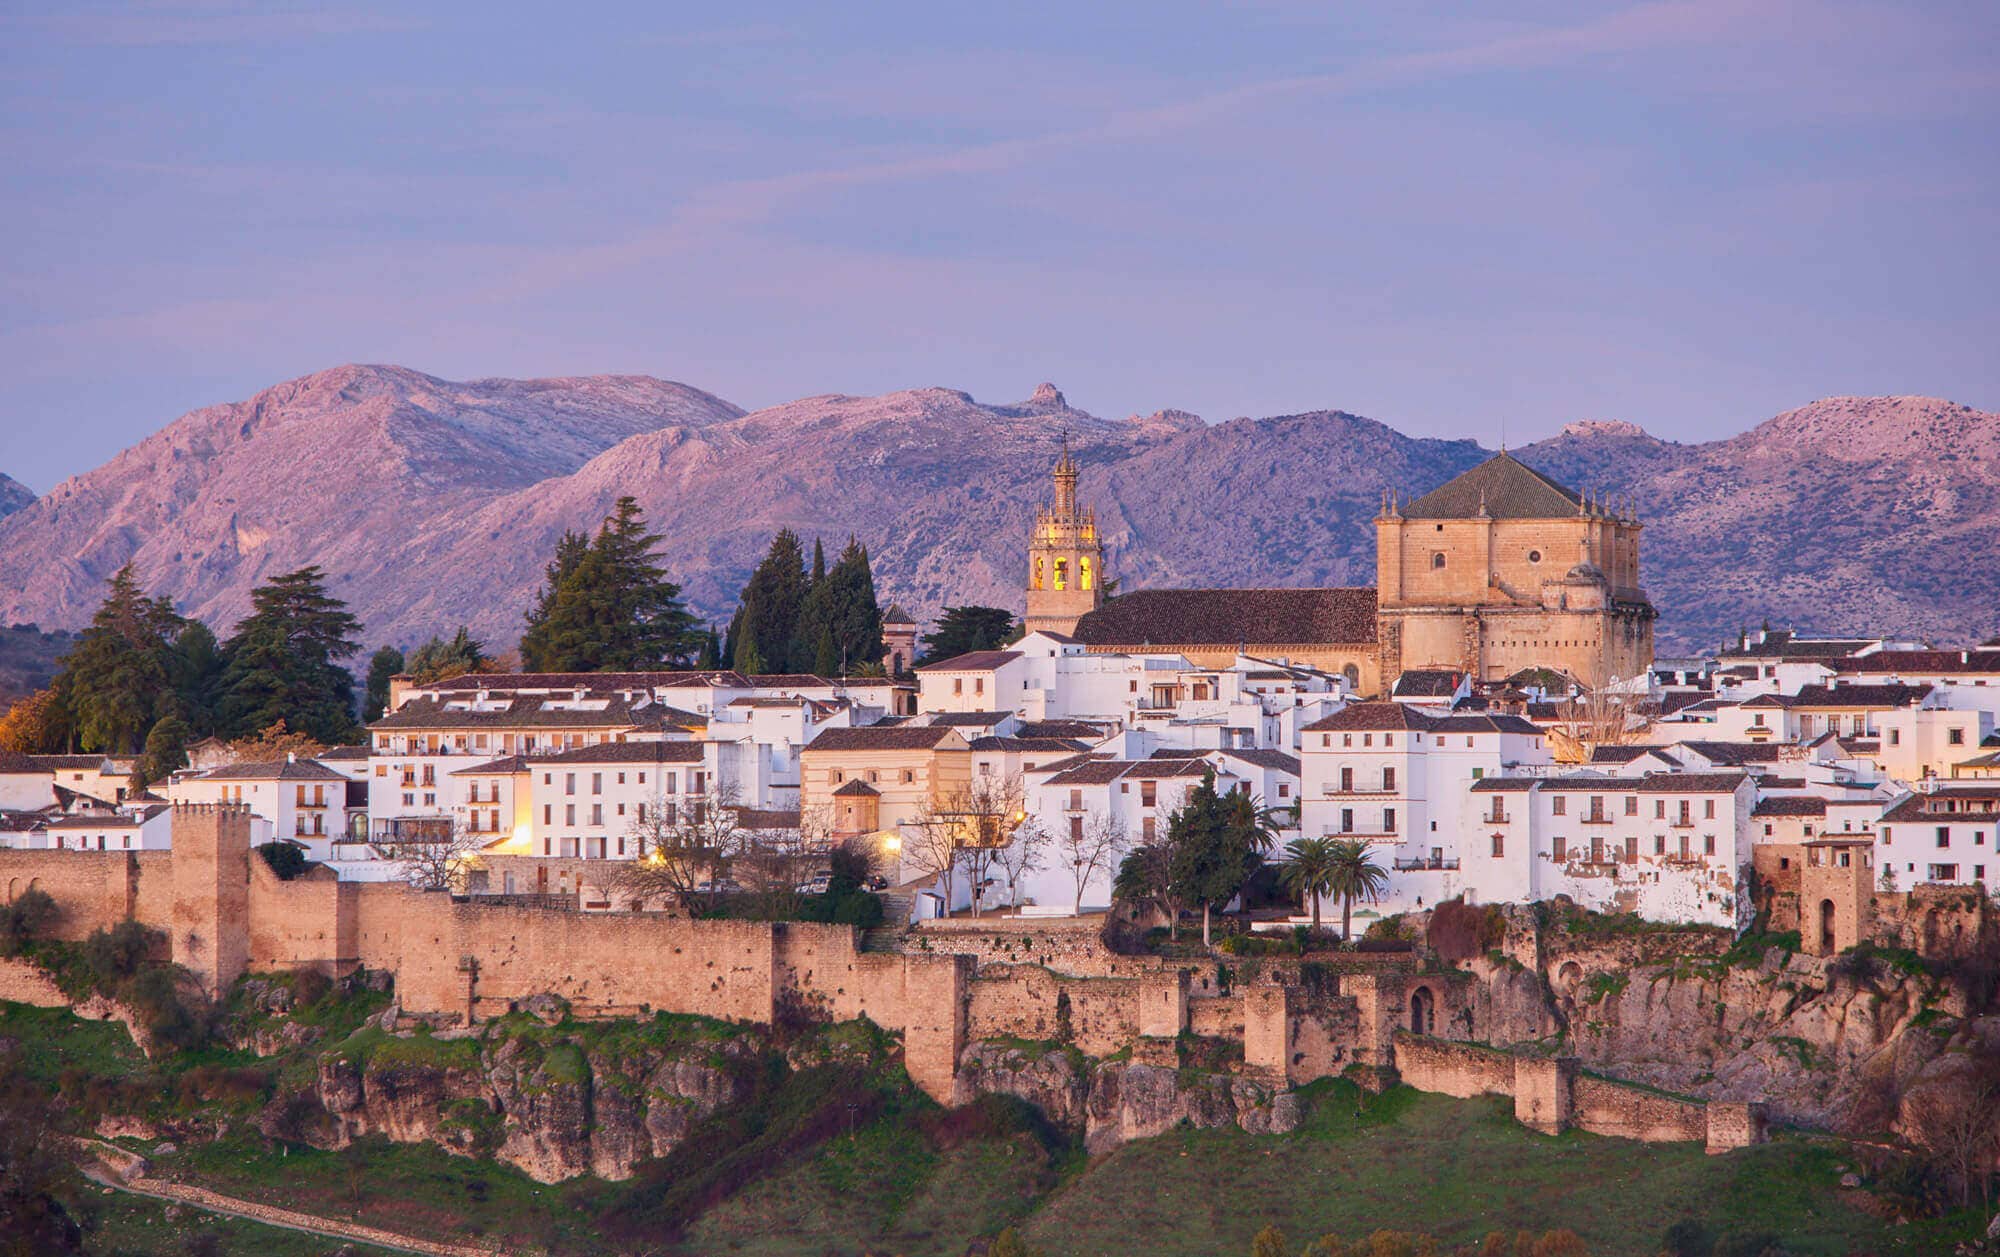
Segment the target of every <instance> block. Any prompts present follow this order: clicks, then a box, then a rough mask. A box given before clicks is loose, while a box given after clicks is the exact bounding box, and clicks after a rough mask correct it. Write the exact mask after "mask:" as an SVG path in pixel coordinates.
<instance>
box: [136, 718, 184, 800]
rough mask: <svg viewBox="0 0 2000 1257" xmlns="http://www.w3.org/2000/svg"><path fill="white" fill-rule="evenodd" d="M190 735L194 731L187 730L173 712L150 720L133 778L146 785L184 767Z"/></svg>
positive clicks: (164, 778)
mask: <svg viewBox="0 0 2000 1257" xmlns="http://www.w3.org/2000/svg"><path fill="white" fill-rule="evenodd" d="M193 736H194V730H193V729H191V728H189V727H188V722H187V721H185V720H183V719H181V718H180V716H179V715H177V714H175V713H173V712H169V713H167V714H166V715H164V716H162V717H160V718H159V719H158V720H156V721H154V722H153V728H152V730H151V732H149V733H147V734H146V753H145V754H144V755H143V756H142V757H141V758H140V760H139V770H138V772H137V773H136V774H135V776H137V777H138V778H139V779H140V781H141V783H142V784H144V785H148V786H150V785H151V784H152V783H154V782H156V781H164V780H166V778H167V777H168V776H169V775H171V774H172V773H173V772H174V771H175V770H177V769H181V768H185V767H187V762H188V759H187V744H188V742H189V741H190V740H191V739H192V738H193Z"/></svg>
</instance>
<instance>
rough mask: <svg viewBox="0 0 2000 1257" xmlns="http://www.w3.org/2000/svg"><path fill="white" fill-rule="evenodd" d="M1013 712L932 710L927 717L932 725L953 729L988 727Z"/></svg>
mask: <svg viewBox="0 0 2000 1257" xmlns="http://www.w3.org/2000/svg"><path fill="white" fill-rule="evenodd" d="M1013 714H1014V713H1013V712H1011V711H939V712H932V713H931V715H930V717H929V719H930V722H931V723H932V724H934V725H950V726H952V727H953V728H955V729H990V728H992V727H993V726H994V725H997V724H999V723H1000V722H1001V721H1003V720H1005V719H1007V717H1009V716H1011V715H1013Z"/></svg>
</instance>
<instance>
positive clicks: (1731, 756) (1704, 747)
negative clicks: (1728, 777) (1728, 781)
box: [1674, 741, 1778, 768]
mask: <svg viewBox="0 0 2000 1257" xmlns="http://www.w3.org/2000/svg"><path fill="white" fill-rule="evenodd" d="M1674 745H1676V746H1683V747H1686V748H1687V749H1688V750H1690V751H1692V752H1694V753H1695V754H1696V755H1699V756H1701V757H1702V758H1703V759H1705V760H1707V761H1708V762H1709V763H1711V764H1728V765H1729V766H1730V767H1732V768H1734V767H1738V766H1740V765H1743V764H1775V763H1777V762H1778V745H1777V743H1775V742H1773V743H1765V744H1759V743H1756V742H1697V741H1686V742H1676V743H1675V744H1674Z"/></svg>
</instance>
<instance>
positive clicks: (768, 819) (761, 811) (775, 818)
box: [735, 807, 799, 829]
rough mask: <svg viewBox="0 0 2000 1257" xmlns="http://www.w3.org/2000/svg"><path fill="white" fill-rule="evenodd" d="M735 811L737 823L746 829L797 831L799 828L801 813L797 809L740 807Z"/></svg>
mask: <svg viewBox="0 0 2000 1257" xmlns="http://www.w3.org/2000/svg"><path fill="white" fill-rule="evenodd" d="M735 811H736V823H737V824H738V825H739V826H741V827H742V828H744V829H797V828H798V827H799V812H798V809H796V808H794V809H792V810H790V811H786V810H784V809H782V808H764V807H739V808H737V809H735Z"/></svg>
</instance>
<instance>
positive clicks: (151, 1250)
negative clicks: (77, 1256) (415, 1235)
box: [78, 1186, 391, 1257]
mask: <svg viewBox="0 0 2000 1257" xmlns="http://www.w3.org/2000/svg"><path fill="white" fill-rule="evenodd" d="M89 1191H90V1193H91V1194H90V1197H89V1200H88V1203H86V1204H82V1205H80V1206H79V1210H78V1211H79V1212H80V1213H83V1214H84V1216H85V1220H86V1222H87V1223H88V1225H89V1227H90V1231H89V1234H88V1235H87V1237H86V1239H85V1243H86V1245H87V1246H88V1251H90V1252H92V1253H101V1254H107V1255H108V1254H122V1253H130V1254H140V1253H144V1254H155V1253H168V1254H170V1253H182V1252H186V1251H187V1245H188V1241H189V1240H191V1239H193V1238H194V1237H195V1236H198V1235H204V1234H206V1235H213V1236H215V1237H216V1240H217V1241H218V1251H219V1252H221V1253H222V1254H223V1255H224V1257H327V1255H328V1254H330V1253H333V1252H335V1251H337V1250H341V1249H343V1248H345V1249H347V1250H351V1251H352V1252H354V1253H355V1254H357V1257H387V1254H389V1253H390V1252H391V1250H390V1249H386V1248H376V1247H374V1246H373V1245H370V1244H355V1243H350V1242H348V1241H345V1240H337V1239H333V1238H332V1237H330V1236H325V1235H309V1234H306V1233H304V1232H300V1231H288V1230H286V1229H284V1228H283V1227H275V1226H265V1225H263V1224H262V1223H259V1222H251V1221H248V1220H246V1219H243V1218H227V1217H223V1216H222V1215H220V1214H213V1213H203V1212H201V1211H199V1210H196V1209H192V1208H190V1207H188V1206H185V1205H183V1206H181V1213H180V1216H179V1217H178V1218H174V1219H171V1220H170V1219H169V1218H168V1217H167V1203H166V1202H165V1201H161V1200H149V1199H146V1198H145V1197H142V1196H130V1195H126V1194H125V1193H123V1192H113V1193H112V1194H110V1195H108V1196H106V1195H100V1194H98V1193H100V1192H101V1191H102V1189H101V1188H98V1187H95V1186H93V1187H91V1188H90V1189H89Z"/></svg>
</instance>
